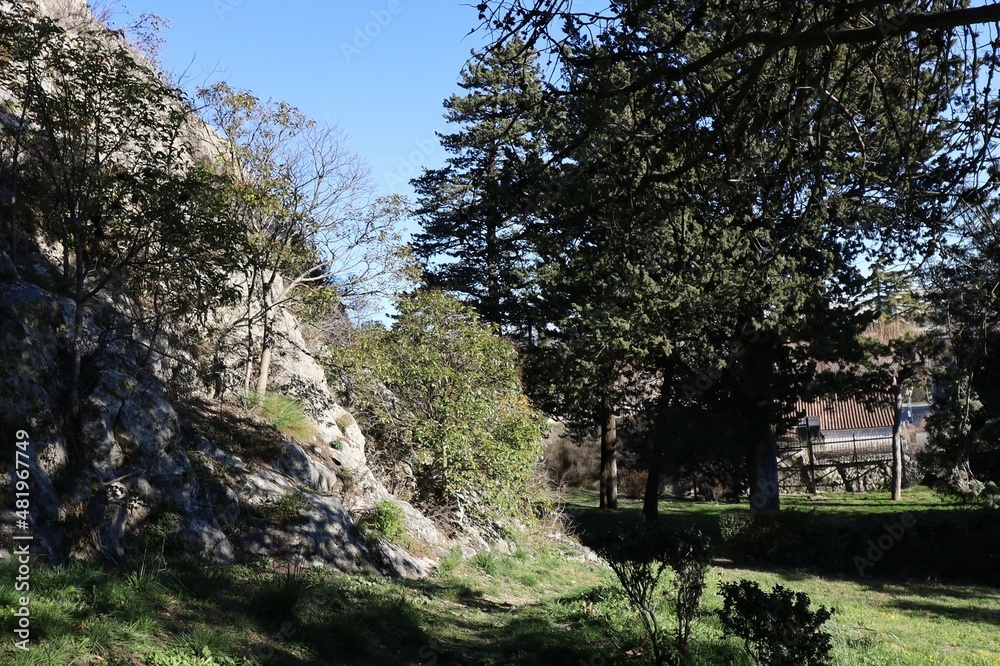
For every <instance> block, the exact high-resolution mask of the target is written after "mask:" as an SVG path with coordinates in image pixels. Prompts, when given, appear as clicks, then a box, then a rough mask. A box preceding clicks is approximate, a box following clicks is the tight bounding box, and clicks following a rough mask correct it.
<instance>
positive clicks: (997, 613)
mask: <svg viewBox="0 0 1000 666" xmlns="http://www.w3.org/2000/svg"><path fill="white" fill-rule="evenodd" d="M595 501H596V496H587V495H574V496H572V497H570V498H567V511H568V512H569V513H570V514H571V515H573V516H574V517H575V519H576V522H577V525H578V528H577V529H578V530H579V531H580V532H581V534H582V536H583V538H584V539H585V540H586V539H587V538H588V534H589V535H590V536H591V537H592V536H593V535H594V534H596V533H597V531H598V530H602V529H603V530H614V529H617V528H618V527H619V526H620V525H621V524H622V523H623V522H625V521H629V520H637V519H638V518H639V508H638V505H636V504H634V503H630V502H625V503H624V504H625V506H624V507H623V509H622V510H621V511H618V512H615V513H604V512H600V511H597V510H596V509H593V508H590V507H592V506H593V505H594V503H595ZM796 502H800V503H802V506H803V507H805V506H808V507H809V509H810V510H811V509H813V508H815V509H816V511H817V512H832V513H834V514H854V513H856V514H858V515H860V516H868V515H870V514H871V513H873V512H881V513H886V514H892V513H896V512H897V511H898V509H897V506H898V505H891V506H890V505H889V501H888V500H887V499H886V498H885V497H883V496H881V495H878V494H876V495H872V496H868V497H867V498H865V497H857V496H840V495H837V496H826V497H825V498H824V499H822V500H808V499H805V498H801V499H798V498H789V499H788V500H787V501H786V502H785V506H791V505H793V504H794V503H796ZM906 503H908V504H910V505H911V508H912V510H914V511H921V512H923V511H947V510H951V507H949V506H947V505H942V504H941V503H940V502H939V501H938V500H937V498H936V497H935V496H934V495H933V494H931V493H924V492H915V493H912V494H911V495H909V496H908V497H907V500H906ZM726 508H729V507H727V506H726V505H713V504H697V503H690V502H672V501H666V502H664V503H663V504H662V506H661V510H662V512H663V515H664V517H665V519H666V520H672V521H676V522H678V523H682V522H687V523H694V524H696V525H701V526H704V527H705V528H706V531H708V532H710V533H712V532H714V533H716V534H717V533H718V515H719V513H721V512H722V511H723V510H725V509H726ZM14 571H15V570H14V566H13V565H12V563H10V562H6V563H3V564H0V581H2V582H0V607H2V608H3V612H4V618H5V619H4V622H5V623H6V626H5V628H4V631H5V633H6V635H7V636H8V637H11V636H12V633H11V630H12V629H13V623H12V620H11V611H12V610H13V609H14V608H15V607H16V600H17V596H19V595H16V594H15V592H14V590H13V589H12V581H13V580H14V576H15V573H14ZM740 578H751V579H754V580H757V581H759V582H760V583H761V585H762V586H763V587H765V588H766V589H768V588H770V587H771V586H772V585H773V584H775V583H781V584H782V585H785V586H787V587H791V588H792V589H794V590H797V591H803V592H806V593H808V594H809V596H810V597H811V598H812V602H813V606H814V607H815V606H818V605H825V606H828V607H834V608H836V611H837V612H836V613H835V615H834V616H833V619H831V620H830V622H828V623H827V625H826V627H827V629H828V630H829V632H830V633H831V635H832V636H833V641H834V645H835V663H836V664H837V665H838V666H854V665H859V664H860V665H867V664H872V665H874V664H880V665H881V664H884V665H908V664H913V665H918V664H919V665H923V664H955V665H963V666H965V665H979V664H1000V590H998V589H997V588H991V587H987V586H980V585H956V584H946V583H941V582H935V581H927V580H922V581H888V580H882V581H880V580H877V579H871V578H867V579H864V580H858V579H851V578H849V577H836V576H829V575H825V574H823V575H820V574H817V573H816V572H810V571H806V570H791V569H774V568H770V569H765V568H763V567H753V568H749V567H745V566H740V567H737V566H736V565H733V564H732V563H727V562H724V561H721V560H720V561H719V566H715V567H713V568H712V570H711V572H710V574H709V587H708V589H707V590H706V593H705V597H704V600H703V607H702V615H701V618H700V620H699V622H698V623H697V625H696V628H695V634H694V637H693V642H692V646H693V654H694V657H695V663H699V664H706V665H707V666H715V665H717V664H732V665H734V666H747V665H749V664H751V662H750V661H749V660H748V659H747V658H746V657H745V656H744V655H743V653H742V649H741V647H740V645H739V644H738V643H737V642H736V641H734V640H726V639H723V638H722V636H721V629H720V625H719V623H718V621H717V620H716V618H715V616H714V614H713V610H714V609H716V608H718V607H719V605H720V599H719V596H718V594H717V586H718V583H719V582H721V581H730V580H737V579H740ZM32 586H33V591H32V597H31V613H32V619H31V629H32V646H31V649H30V650H28V651H27V652H23V651H20V650H16V649H14V648H13V645H12V644H13V640H12V639H5V640H4V642H3V644H2V646H0V664H5V665H6V664H12V665H14V666H27V665H31V666H35V665H39V666H40V665H42V664H45V665H49V664H60V665H61V664H67V665H68V664H74V665H88V666H96V665H101V666H251V665H253V666H256V665H258V664H259V665H261V666H263V665H264V664H277V665H286V666H305V665H307V664H309V665H312V664H359V665H367V664H373V665H374V664H379V665H382V664H384V665H390V666H391V665H393V664H423V665H427V666H429V665H431V664H437V665H446V664H455V665H457V664H462V665H484V666H485V665H495V666H500V665H501V664H503V665H508V664H544V665H545V666H558V665H561V664H566V665H573V666H578V665H581V664H583V665H586V666H597V665H599V664H635V665H637V666H638V665H641V664H644V663H646V659H645V655H643V654H642V640H641V637H640V635H639V633H638V628H637V624H636V621H635V619H634V617H633V615H632V614H631V612H630V610H629V608H628V605H627V603H626V602H625V601H624V600H623V598H622V596H621V595H620V593H619V592H618V591H617V583H616V581H615V580H614V577H613V576H612V574H611V573H610V572H609V571H608V570H607V569H606V568H604V567H603V566H601V565H600V564H599V563H595V562H593V561H590V560H588V559H587V558H586V556H585V553H584V552H583V551H581V550H580V549H579V548H578V547H577V546H576V545H575V544H574V543H573V541H572V539H569V538H567V537H565V536H560V535H556V536H555V538H552V537H551V535H545V534H533V535H526V536H524V537H523V538H522V540H521V546H520V547H519V548H518V549H517V551H516V552H514V553H512V554H498V553H497V554H488V553H487V554H480V555H477V556H476V557H474V558H472V559H470V560H464V559H462V558H461V557H460V556H459V555H458V554H457V553H456V554H453V555H452V556H451V557H449V558H448V559H447V560H446V561H445V562H444V563H443V565H442V567H441V570H440V571H439V572H438V573H437V574H436V575H434V576H433V577H431V578H430V579H427V580H423V581H400V580H389V579H383V578H375V577H350V576H344V575H338V574H332V573H329V572H324V571H317V570H312V571H305V572H294V571H293V572H292V573H291V574H288V573H287V572H286V570H285V569H283V568H282V567H280V566H276V565H274V564H271V563H268V562H261V563H259V564H258V565H255V566H228V567H209V568H205V567H196V566H192V565H184V564H180V563H172V564H167V563H164V562H162V561H155V562H154V561H147V562H146V563H145V567H144V568H143V567H142V566H137V567H136V568H135V569H134V570H133V571H132V572H131V573H119V572H109V571H106V570H102V569H100V568H98V567H95V566H90V565H74V566H71V567H65V568H58V569H48V568H45V567H42V566H41V565H35V566H34V568H33V571H32ZM664 619H666V618H664Z"/></svg>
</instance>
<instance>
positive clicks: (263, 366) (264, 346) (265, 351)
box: [257, 294, 274, 403]
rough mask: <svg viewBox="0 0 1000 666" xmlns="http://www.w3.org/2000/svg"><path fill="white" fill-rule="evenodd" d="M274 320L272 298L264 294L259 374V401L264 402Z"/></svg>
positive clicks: (272, 342) (272, 345)
mask: <svg viewBox="0 0 1000 666" xmlns="http://www.w3.org/2000/svg"><path fill="white" fill-rule="evenodd" d="M273 329H274V321H273V314H272V312H271V303H270V298H269V297H268V295H267V294H265V295H264V333H263V335H261V342H260V344H261V349H260V372H259V373H258V375H257V402H258V403H262V402H264V396H265V395H267V380H268V379H269V378H270V375H271V349H272V348H273V347H274V332H273Z"/></svg>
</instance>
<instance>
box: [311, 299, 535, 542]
mask: <svg viewBox="0 0 1000 666" xmlns="http://www.w3.org/2000/svg"><path fill="white" fill-rule="evenodd" d="M397 308H398V310H399V315H397V317H396V321H395V323H394V324H393V326H392V328H391V329H390V330H388V331H386V330H384V329H382V328H380V327H370V328H367V329H363V330H362V331H359V332H358V333H357V334H356V335H355V336H354V341H353V344H352V346H351V347H349V348H346V349H337V350H336V352H335V353H331V354H330V355H329V356H328V358H327V363H328V365H329V367H330V370H331V372H332V373H333V374H335V375H336V377H335V380H334V383H335V384H337V385H340V386H343V387H344V393H345V394H346V395H347V396H349V400H350V402H351V404H352V407H354V409H355V411H356V413H358V414H359V416H360V417H361V418H363V419H364V420H365V421H366V426H367V431H368V432H369V433H370V434H371V436H372V442H373V445H372V447H371V448H370V451H369V454H370V461H371V463H372V465H373V466H374V467H375V468H376V470H377V471H378V472H379V473H380V474H382V475H383V476H385V477H390V476H392V475H394V474H396V470H397V469H398V465H400V464H401V463H402V464H406V465H407V466H408V467H409V468H410V469H411V470H412V486H413V499H414V502H415V503H416V504H418V505H419V506H421V507H423V508H429V509H432V510H434V511H435V513H436V514H438V515H446V516H448V518H449V519H450V520H451V521H452V522H454V523H457V524H458V525H459V526H464V525H465V524H468V523H471V524H474V525H476V526H478V527H480V528H482V530H483V531H485V532H486V533H487V535H494V536H500V535H502V534H504V531H505V526H509V525H510V524H511V523H513V522H526V521H528V520H533V505H534V504H536V503H537V502H538V501H542V499H543V494H542V492H541V488H540V487H539V486H538V484H536V483H535V475H534V472H535V469H536V467H537V462H538V459H539V457H540V455H541V453H542V447H541V442H542V437H541V433H542V427H543V425H544V419H543V417H542V416H541V415H540V414H539V413H538V412H536V411H535V410H533V409H532V408H531V406H530V404H529V403H528V400H527V398H526V397H525V395H524V392H523V390H522V384H521V377H520V374H519V371H518V358H517V350H516V348H515V347H514V345H512V344H511V343H510V342H508V341H506V340H504V339H502V338H500V337H498V336H497V335H495V334H494V333H493V331H492V330H491V329H490V328H489V327H488V326H486V325H484V324H482V323H480V322H479V320H478V317H477V315H476V313H475V312H474V311H473V310H471V309H470V308H468V307H467V306H465V305H463V304H461V303H460V302H459V301H457V300H456V299H454V298H452V297H450V296H447V295H445V294H443V293H441V292H428V293H420V294H416V295H413V296H409V297H405V298H403V299H402V300H400V301H399V302H398V303H397ZM387 389H388V390H387Z"/></svg>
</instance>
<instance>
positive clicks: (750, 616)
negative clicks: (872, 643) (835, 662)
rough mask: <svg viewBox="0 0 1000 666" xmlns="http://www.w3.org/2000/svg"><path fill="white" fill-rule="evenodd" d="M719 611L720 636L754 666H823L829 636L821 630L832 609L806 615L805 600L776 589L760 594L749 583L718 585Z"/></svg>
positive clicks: (828, 660)
mask: <svg viewBox="0 0 1000 666" xmlns="http://www.w3.org/2000/svg"><path fill="white" fill-rule="evenodd" d="M720 591H721V593H722V608H721V609H720V610H719V611H718V614H719V618H720V619H721V620H722V628H723V633H724V634H725V635H726V636H736V637H737V638H740V639H741V640H742V641H743V647H744V649H745V650H746V652H747V654H749V655H750V657H751V658H752V659H753V660H754V662H756V663H757V664H758V665H759V666H828V665H829V664H831V663H832V657H831V656H830V650H831V649H832V648H833V645H832V643H831V642H830V634H828V633H826V632H824V631H823V630H822V626H823V623H825V622H826V621H827V620H829V619H830V617H831V616H832V615H833V613H834V612H835V609H832V608H831V609H829V610H828V609H827V608H825V607H823V606H820V607H819V609H818V610H816V611H812V610H810V609H809V603H810V601H809V595H807V594H806V593H804V592H794V591H792V590H789V589H788V588H786V587H783V586H781V585H775V586H774V590H773V591H771V592H764V591H763V590H761V589H760V586H759V585H758V584H757V583H756V582H755V581H751V580H741V581H739V582H738V583H723V584H722V586H721V588H720Z"/></svg>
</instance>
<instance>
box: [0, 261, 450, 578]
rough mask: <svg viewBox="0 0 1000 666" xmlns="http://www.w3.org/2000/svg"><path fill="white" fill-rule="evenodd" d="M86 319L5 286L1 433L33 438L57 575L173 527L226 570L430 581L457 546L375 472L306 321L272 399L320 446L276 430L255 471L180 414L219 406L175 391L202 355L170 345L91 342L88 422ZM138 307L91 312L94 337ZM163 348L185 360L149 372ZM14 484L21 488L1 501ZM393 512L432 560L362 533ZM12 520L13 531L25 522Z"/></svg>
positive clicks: (284, 334)
mask: <svg viewBox="0 0 1000 666" xmlns="http://www.w3.org/2000/svg"><path fill="white" fill-rule="evenodd" d="M22 272H23V271H22ZM14 279H17V278H16V277H15V278H14ZM73 308H74V305H73V303H72V302H71V301H69V300H67V299H65V298H62V297H59V296H56V295H55V294H54V293H52V292H50V291H48V290H46V289H45V288H43V287H41V286H38V285H34V284H30V283H27V282H11V283H3V282H0V348H2V349H3V350H4V351H5V353H4V354H2V355H0V421H2V425H3V426H4V431H5V433H6V432H7V431H11V432H16V430H25V431H26V432H28V433H29V435H30V439H31V450H30V454H31V455H30V462H31V473H32V477H31V483H32V497H33V505H32V519H33V523H34V525H33V530H34V532H35V535H36V546H37V548H38V550H39V552H40V553H44V554H45V555H47V556H48V557H49V558H50V559H51V560H52V561H55V562H59V561H63V560H65V559H66V558H67V557H82V556H99V557H101V558H104V559H106V560H108V561H111V562H120V561H122V560H123V559H124V558H127V557H128V556H130V555H134V554H135V549H136V548H138V547H139V544H140V541H139V540H138V536H139V535H140V534H141V533H142V532H143V530H144V529H146V528H147V526H149V525H152V524H155V523H156V522H157V521H158V520H161V519H164V517H165V516H174V521H175V522H174V524H173V525H172V527H171V532H170V538H169V543H170V544H171V545H172V546H174V547H175V548H176V549H177V550H179V551H181V552H183V553H185V554H188V555H190V556H192V557H194V558H197V559H201V560H205V561H211V562H236V561H246V560H252V559H255V558H260V557H268V558H273V559H278V558H282V559H287V560H289V561H294V562H296V563H298V564H299V565H300V566H330V567H333V568H336V569H339V570H341V571H345V572H357V571H377V572H381V573H385V574H388V575H394V576H408V577H417V576H424V575H427V574H428V573H429V572H431V571H433V569H434V567H435V566H436V559H435V558H437V557H440V556H443V555H444V554H446V553H447V552H448V551H449V550H450V549H451V548H452V547H454V545H455V544H454V543H453V542H452V541H451V540H450V539H449V538H447V537H446V536H445V535H444V534H443V533H441V531H440V530H438V528H437V527H436V526H435V524H434V523H433V522H432V521H430V520H428V519H427V518H426V517H425V516H423V515H422V514H421V513H420V512H419V511H417V510H416V509H415V508H413V507H412V506H410V505H409V504H407V503H405V502H400V501H398V500H395V498H393V497H392V496H391V495H390V493H389V492H388V491H387V490H386V489H385V488H384V486H383V485H382V484H381V483H380V482H379V481H378V479H377V478H376V477H375V476H374V474H373V473H372V471H371V470H370V469H369V467H368V465H367V458H366V455H365V445H366V442H365V438H364V435H363V434H362V432H361V428H360V427H359V425H358V423H357V422H356V421H355V419H354V417H353V416H352V415H351V414H350V413H349V412H347V411H346V410H345V409H344V408H343V407H341V406H340V405H339V404H338V403H337V401H336V399H335V398H334V397H333V395H332V394H331V393H330V390H329V388H328V387H327V385H326V379H325V375H324V372H323V369H322V367H321V366H320V365H319V364H318V363H317V362H316V361H315V359H314V358H313V357H312V356H311V355H310V353H309V351H308V349H307V347H306V344H305V342H304V340H303V339H302V335H301V333H300V331H299V328H298V323H297V322H296V321H295V319H294V318H293V317H292V316H291V315H289V314H287V313H283V314H282V317H281V335H280V342H279V344H278V348H277V349H276V350H275V364H274V375H273V382H272V384H271V387H272V388H271V389H270V390H274V391H278V392H281V393H284V394H286V395H289V396H292V397H294V398H296V399H298V400H299V401H301V402H302V404H303V405H304V406H305V409H306V411H307V415H308V416H309V417H310V418H311V419H312V420H313V421H314V422H315V423H316V425H317V433H318V436H317V437H316V438H315V439H314V441H312V442H309V443H301V442H294V441H289V440H285V439H284V438H282V437H281V436H280V435H278V434H277V433H276V432H273V431H270V432H271V434H270V435H266V437H267V438H270V440H271V441H270V442H269V443H266V446H263V447H262V448H263V450H265V451H267V452H269V453H268V454H267V455H263V454H261V453H259V452H257V453H255V454H254V455H253V456H252V457H247V456H246V454H245V453H244V452H242V451H240V450H239V448H240V447H237V450H229V449H228V448H226V447H224V446H222V445H220V443H218V442H215V441H212V439H209V438H207V437H204V436H197V435H195V434H194V433H193V431H192V428H193V426H192V424H191V423H189V422H187V421H186V420H185V418H184V417H182V416H181V414H180V413H179V412H178V410H177V409H176V408H175V406H174V405H175V401H177V400H180V401H182V402H183V401H186V400H193V399H196V398H198V399H204V396H205V392H204V391H201V390H200V387H199V386H198V385H196V384H194V385H190V386H187V387H182V388H187V389H189V391H187V393H188V394H187V395H184V394H183V392H182V391H179V390H178V387H177V386H174V388H173V389H171V390H169V391H168V389H167V383H166V382H168V381H170V380H174V381H176V378H177V376H178V374H177V372H176V368H175V367H174V366H175V365H176V364H177V363H181V364H183V360H184V359H193V357H191V355H190V352H189V350H187V349H185V348H172V347H170V346H169V336H166V337H163V336H161V339H157V340H153V341H150V340H139V342H141V343H142V344H118V345H107V346H105V347H104V348H103V349H98V348H97V347H96V346H94V345H93V344H90V343H89V342H88V343H87V344H85V345H84V350H85V352H84V358H85V362H84V372H83V373H82V374H83V375H84V376H83V378H82V381H81V402H80V408H79V414H78V416H77V417H76V419H77V420H76V421H75V422H72V421H71V415H70V412H69V410H68V408H67V404H66V399H67V395H68V393H69V385H68V382H69V379H68V373H67V363H68V352H67V349H68V342H67V341H68V337H69V331H70V330H71V324H72V321H73ZM134 308H135V304H134V303H123V302H121V298H120V297H118V296H116V297H114V298H108V299H105V301H103V302H101V303H100V304H98V305H95V306H93V308H92V309H90V310H88V314H87V317H88V319H87V321H86V322H85V329H86V331H87V334H88V335H90V334H91V333H90V332H91V331H93V330H96V328H97V326H96V324H95V322H94V320H95V319H97V318H98V317H100V318H101V320H102V321H106V320H114V319H115V318H116V317H120V316H121V313H122V312H123V311H128V310H134ZM134 334H135V335H136V336H138V335H139V332H134ZM151 344H152V345H155V346H156V347H157V348H159V349H163V350H164V351H165V352H166V353H165V354H164V355H163V356H164V357H169V358H170V359H174V360H172V361H164V360H162V359H157V358H155V355H154V357H153V358H149V357H148V354H146V351H145V350H146V349H148V347H149V345H151ZM176 359H182V361H181V362H178V361H176ZM195 361H196V360H195ZM194 364H195V362H194V361H192V362H189V365H194ZM168 394H170V395H171V396H172V397H170V398H168V397H167V396H168ZM185 413H186V412H185ZM218 434H220V435H222V436H223V437H222V439H223V440H225V439H227V438H226V437H225V434H226V433H218ZM8 441H10V440H8ZM11 482H12V477H11V476H10V475H6V476H5V477H4V478H3V481H2V483H0V490H4V489H7V490H9V489H10V484H11ZM386 500H389V501H394V502H396V503H397V504H399V506H400V507H401V508H402V509H403V516H404V524H405V525H406V527H407V531H408V533H409V534H410V536H411V537H412V538H413V539H414V540H415V541H416V542H418V543H419V544H420V546H421V547H420V550H421V552H422V553H424V555H421V556H415V555H412V554H410V553H409V552H407V551H406V550H405V549H403V548H401V547H400V546H398V545H394V544H390V543H387V542H385V541H382V540H379V539H369V538H366V537H364V536H363V535H362V534H361V533H360V532H359V530H358V529H357V527H356V526H355V523H354V518H353V516H354V515H356V514H357V513H358V512H360V511H363V510H365V509H368V508H371V507H372V506H374V505H375V504H377V503H378V502H381V501H386ZM2 513H3V514H4V515H3V516H2V517H4V518H8V519H9V518H12V516H11V515H9V514H10V508H8V507H5V508H4V509H3V511H2ZM81 521H82V522H81ZM70 525H74V526H75V527H74V528H73V529H72V532H73V535H70V531H69V530H68V529H67V528H68V527H69V526H70ZM81 533H82V534H85V535H87V536H85V537H82V538H81V536H80V534H81ZM2 553H3V551H2V550H0V554H2Z"/></svg>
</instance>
